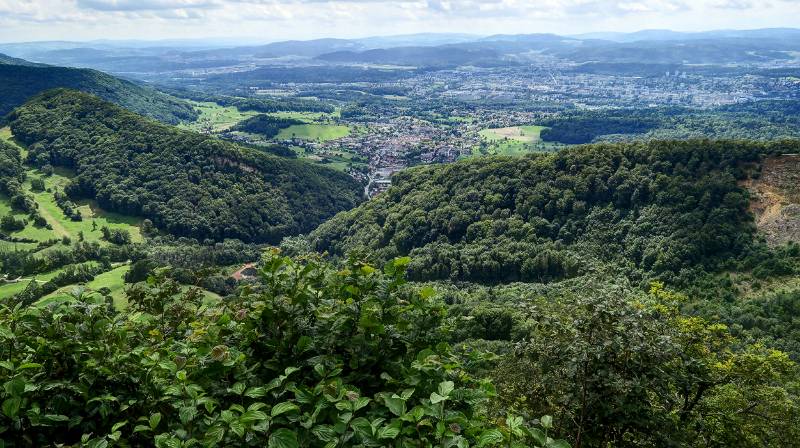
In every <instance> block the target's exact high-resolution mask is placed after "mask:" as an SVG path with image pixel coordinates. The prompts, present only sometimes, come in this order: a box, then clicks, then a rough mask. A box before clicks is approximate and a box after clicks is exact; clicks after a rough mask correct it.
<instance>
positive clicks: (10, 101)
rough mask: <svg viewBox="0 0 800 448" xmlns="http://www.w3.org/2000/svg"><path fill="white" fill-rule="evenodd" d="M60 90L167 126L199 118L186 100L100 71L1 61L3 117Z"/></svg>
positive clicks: (1, 104) (0, 96) (0, 90)
mask: <svg viewBox="0 0 800 448" xmlns="http://www.w3.org/2000/svg"><path fill="white" fill-rule="evenodd" d="M59 87H63V88H69V89H75V90H80V91H82V92H86V93H91V94H93V95H97V96H99V97H100V98H103V99H104V100H106V101H110V102H112V103H115V104H118V105H120V106H122V107H125V108H127V109H130V110H132V111H134V112H138V113H140V114H142V115H146V116H148V117H151V118H155V119H156V120H159V121H162V122H164V123H171V124H175V123H178V122H180V121H186V120H194V119H196V118H197V116H198V113H197V112H196V111H195V110H194V109H193V108H192V107H191V106H190V105H189V104H187V103H185V102H183V101H180V100H178V99H176V98H174V97H171V96H169V95H167V94H164V93H161V92H159V91H157V90H154V89H152V88H149V87H142V86H139V85H136V84H134V83H132V82H129V81H125V80H122V79H119V78H115V77H113V76H111V75H107V74H105V73H102V72H98V71H96V70H88V69H78V68H66V67H53V66H46V65H35V64H31V65H18V64H8V63H3V62H2V61H0V117H2V116H4V115H6V114H7V113H9V112H11V110H12V109H14V108H15V107H17V106H20V105H22V104H23V103H25V102H26V101H27V100H28V99H29V98H31V97H33V96H35V95H36V94H38V93H40V92H44V91H46V90H50V89H54V88H59Z"/></svg>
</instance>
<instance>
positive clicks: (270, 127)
mask: <svg viewBox="0 0 800 448" xmlns="http://www.w3.org/2000/svg"><path fill="white" fill-rule="evenodd" d="M304 123H305V122H303V121H300V120H295V119H293V118H278V117H273V116H270V115H266V114H259V115H256V116H254V117H250V118H248V119H246V120H244V121H242V122H240V123H239V124H237V125H236V126H234V128H233V130H234V131H244V132H249V133H252V134H259V135H262V136H264V137H266V138H273V137H275V136H276V135H278V134H279V133H280V132H281V129H285V128H288V127H289V126H293V125H297V124H304Z"/></svg>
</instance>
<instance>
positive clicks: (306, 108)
mask: <svg viewBox="0 0 800 448" xmlns="http://www.w3.org/2000/svg"><path fill="white" fill-rule="evenodd" d="M164 90H165V91H167V92H169V93H171V94H173V95H175V96H178V97H180V98H187V99H190V100H193V101H204V102H213V103H217V104H219V105H221V106H230V107H236V108H237V109H239V110H241V111H250V110H252V111H255V112H261V113H272V112H286V111H295V112H325V113H332V112H333V111H334V110H335V109H334V107H333V106H331V105H330V104H328V103H325V102H322V101H318V100H313V99H306V98H291V97H287V98H278V97H265V96H258V97H252V96H248V97H240V96H229V95H218V94H212V93H206V92H199V91H195V90H188V89H168V88H164Z"/></svg>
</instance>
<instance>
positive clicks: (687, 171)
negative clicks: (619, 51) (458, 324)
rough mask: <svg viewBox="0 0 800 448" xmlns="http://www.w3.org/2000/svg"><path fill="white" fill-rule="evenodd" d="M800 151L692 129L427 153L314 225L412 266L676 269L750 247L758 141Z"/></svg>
mask: <svg viewBox="0 0 800 448" xmlns="http://www.w3.org/2000/svg"><path fill="white" fill-rule="evenodd" d="M799 151H800V142H798V141H784V142H775V143H759V142H745V141H707V140H706V141H700V140H698V141H682V142H678V141H675V142H651V143H629V144H627V143H626V144H602V145H592V146H583V147H575V148H572V149H566V150H563V151H561V152H559V153H555V154H547V155H544V154H542V155H530V156H526V157H522V158H505V157H493V158H481V159H477V160H468V161H461V162H457V163H454V164H450V165H446V166H427V167H422V168H418V169H413V170H409V171H406V172H402V173H400V174H398V175H396V177H395V186H394V187H392V188H391V189H390V190H389V191H388V192H387V193H385V194H383V195H381V196H379V197H378V198H377V199H375V200H373V201H371V202H369V203H367V204H364V205H362V206H361V207H359V208H357V209H355V210H352V211H349V212H345V213H342V214H340V215H338V216H336V217H335V218H334V219H332V220H331V221H329V222H326V223H325V224H323V225H322V226H320V228H319V229H317V230H316V231H314V232H313V233H312V234H311V235H310V238H311V241H312V243H313V245H314V246H315V248H316V249H318V250H321V251H324V250H327V251H330V252H331V253H334V254H340V255H341V254H345V253H347V252H349V251H352V250H361V251H362V253H373V254H375V256H376V258H378V259H389V258H391V257H394V256H398V255H410V256H411V257H412V259H413V260H414V262H413V264H412V265H411V275H412V276H413V277H414V278H416V279H458V280H470V281H479V282H514V281H548V280H557V279H562V278H566V277H572V276H576V275H579V274H581V273H583V272H585V271H587V270H589V269H592V267H593V266H596V262H597V261H613V262H614V265H615V266H617V267H618V268H620V269H623V270H624V272H625V273H626V274H629V275H633V276H634V277H638V278H640V279H645V278H652V277H658V278H661V279H663V280H667V281H680V280H681V279H685V278H687V277H689V276H692V275H693V274H696V273H698V272H702V271H703V270H706V271H708V270H715V269H718V268H721V267H723V265H725V264H726V263H728V264H730V263H734V262H736V261H740V260H744V259H745V255H746V254H747V253H749V252H750V251H754V250H758V245H757V244H756V243H755V242H754V241H755V238H754V225H753V223H752V218H751V216H750V215H749V214H748V211H747V208H748V200H747V192H746V191H745V190H744V189H743V188H742V187H740V185H739V182H738V181H739V180H741V179H743V178H744V177H745V175H746V173H745V168H746V166H747V165H748V164H750V165H751V167H757V163H758V161H759V160H760V158H761V155H763V154H768V153H796V152H799ZM752 169H755V168H752ZM768 258H769V257H766V256H763V257H761V258H759V257H750V259H756V260H760V261H759V262H765V261H766V260H767V259H768Z"/></svg>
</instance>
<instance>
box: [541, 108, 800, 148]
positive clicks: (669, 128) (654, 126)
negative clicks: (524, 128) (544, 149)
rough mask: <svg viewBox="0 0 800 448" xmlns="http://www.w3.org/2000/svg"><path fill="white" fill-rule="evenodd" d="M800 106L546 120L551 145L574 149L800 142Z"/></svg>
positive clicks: (619, 112)
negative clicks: (615, 144)
mask: <svg viewBox="0 0 800 448" xmlns="http://www.w3.org/2000/svg"><path fill="white" fill-rule="evenodd" d="M799 104H800V102H798V101H757V102H753V103H744V104H737V105H731V106H723V107H720V108H718V109H715V110H710V111H698V110H695V109H689V108H679V107H660V108H652V109H641V108H637V109H611V110H601V111H577V112H569V113H563V114H560V115H558V116H557V117H555V118H552V119H549V120H545V121H544V122H543V123H544V124H545V125H546V126H548V127H549V128H548V129H545V130H543V131H542V133H541V137H542V139H543V140H546V141H555V142H561V143H569V144H581V143H591V142H593V141H597V140H600V139H620V138H622V139H632V138H639V139H642V138H644V139H650V138H653V139H662V140H663V139H686V138H705V137H712V136H713V137H714V138H738V139H744V138H746V139H756V140H774V139H780V138H797V137H800V133H798V131H797V129H798V125H800V121H798V116H799V115H798V114H797V109H798V105H799Z"/></svg>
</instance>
